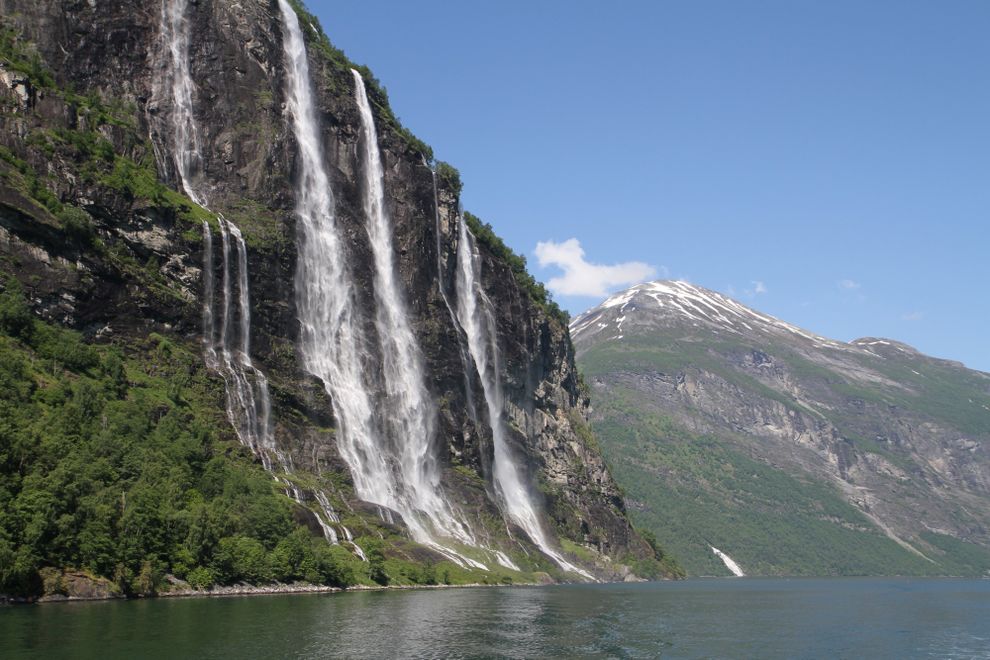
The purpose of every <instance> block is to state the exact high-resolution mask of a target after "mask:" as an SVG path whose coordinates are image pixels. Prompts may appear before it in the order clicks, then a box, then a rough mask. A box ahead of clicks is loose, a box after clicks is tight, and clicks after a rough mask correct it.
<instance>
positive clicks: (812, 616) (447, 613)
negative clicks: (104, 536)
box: [0, 578, 990, 659]
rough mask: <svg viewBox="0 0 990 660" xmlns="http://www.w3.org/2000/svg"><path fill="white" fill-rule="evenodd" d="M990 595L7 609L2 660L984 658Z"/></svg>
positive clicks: (389, 598) (834, 581)
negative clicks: (45, 659)
mask: <svg viewBox="0 0 990 660" xmlns="http://www.w3.org/2000/svg"><path fill="white" fill-rule="evenodd" d="M988 656H990V580H954V579H928V580H924V579H922V580H918V579H897V578H893V579H889V578H888V579H874V578H829V579H753V578H743V579H713V580H686V581H682V582H665V583H643V584H607V585H590V584H582V585H567V586H554V587H513V588H469V589H422V590H410V591H386V592H352V593H341V594H327V595H298V596H264V597H260V596H259V597H240V598H238V597H231V598H215V599H206V598H203V599H189V600H168V599H163V600H146V601H130V602H110V603H75V604H64V605H44V606H30V607H28V606H25V607H9V608H6V609H2V610H0V657H4V658H41V657H73V658H105V659H110V658H138V657H140V658H191V657H197V658H276V657H277V658H324V657H341V658H365V657H375V658H379V657H381V658H400V657H401V658H425V657H444V658H460V657H506V658H522V657H526V658H533V657H571V658H579V657H610V658H611V657H614V658H654V657H669V658H698V657H706V658H707V657H716V658H757V657H759V658H836V657H849V658H859V657H864V658H928V657H931V658H976V657H988Z"/></svg>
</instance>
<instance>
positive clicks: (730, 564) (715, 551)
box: [708, 545, 746, 577]
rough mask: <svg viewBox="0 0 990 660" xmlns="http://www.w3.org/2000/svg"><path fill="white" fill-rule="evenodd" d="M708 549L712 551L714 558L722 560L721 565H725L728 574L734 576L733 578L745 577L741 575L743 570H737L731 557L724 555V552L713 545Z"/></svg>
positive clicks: (743, 574)
mask: <svg viewBox="0 0 990 660" xmlns="http://www.w3.org/2000/svg"><path fill="white" fill-rule="evenodd" d="M708 547H709V548H711V549H712V553H713V554H714V555H715V556H716V557H718V558H719V559H721V560H722V563H723V564H725V567H726V568H727V569H729V572H731V573H732V575H734V576H735V577H746V574H745V573H743V570H742V569H741V568H739V564H737V563H736V562H735V560H734V559H733V558H732V557H730V556H729V555H727V554H725V553H724V552H722V551H721V550H719V549H718V548H716V547H715V546H714V545H710V546H708Z"/></svg>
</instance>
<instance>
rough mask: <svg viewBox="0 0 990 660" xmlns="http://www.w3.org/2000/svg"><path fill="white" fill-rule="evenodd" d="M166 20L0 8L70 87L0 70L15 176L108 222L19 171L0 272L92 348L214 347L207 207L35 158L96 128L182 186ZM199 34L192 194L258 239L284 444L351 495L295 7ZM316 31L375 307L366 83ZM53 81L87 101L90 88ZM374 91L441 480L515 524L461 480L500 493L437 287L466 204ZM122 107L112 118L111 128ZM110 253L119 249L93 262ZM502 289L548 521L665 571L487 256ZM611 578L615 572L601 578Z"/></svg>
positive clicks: (136, 10) (200, 28) (562, 376)
mask: <svg viewBox="0 0 990 660" xmlns="http://www.w3.org/2000/svg"><path fill="white" fill-rule="evenodd" d="M160 11H161V7H160V6H159V5H158V3H151V4H150V5H149V4H148V3H135V2H125V1H123V0H118V1H115V2H109V3H108V2H102V1H101V2H97V3H93V2H71V3H61V2H54V1H50V0H41V1H35V2H25V1H24V0H0V13H2V14H3V16H4V21H5V23H6V24H8V25H9V26H10V27H11V29H12V30H13V31H14V32H15V33H16V34H17V35H18V40H19V41H20V42H21V43H24V44H30V48H32V49H36V52H37V54H38V55H39V56H40V59H41V60H42V61H43V62H44V63H45V64H47V67H48V68H49V69H50V71H51V74H52V76H53V78H54V84H53V86H52V88H51V89H48V88H42V87H38V86H32V85H31V84H30V83H25V82H24V81H23V80H22V79H21V78H19V77H18V76H17V75H16V74H15V73H14V72H13V71H8V70H6V69H0V73H2V74H3V80H2V83H3V84H0V99H2V101H3V103H4V112H3V114H2V115H0V144H2V145H3V146H5V147H6V148H7V149H8V150H9V151H10V152H11V153H12V154H13V158H12V159H10V162H7V163H0V167H4V168H6V170H10V171H11V172H12V171H13V169H15V164H18V163H23V165H24V167H26V169H28V170H30V171H33V172H40V173H42V176H44V177H45V180H46V181H47V182H48V185H49V186H51V187H54V188H55V190H56V191H57V192H56V195H55V196H56V197H57V199H58V201H59V202H60V203H62V204H66V205H72V206H75V207H78V208H80V209H83V210H85V211H86V212H87V213H88V214H89V216H90V217H91V227H90V228H89V229H87V231H88V232H90V233H87V234H85V235H84V236H82V237H81V238H78V239H77V238H72V237H70V236H68V235H67V233H66V228H65V221H64V220H63V219H61V217H60V216H59V217H56V214H55V213H54V212H52V211H51V210H50V209H48V208H45V206H44V205H42V204H41V203H39V202H38V200H37V199H33V198H32V196H31V195H29V194H27V193H26V192H25V190H26V188H27V187H29V186H28V184H27V183H25V181H24V180H22V179H23V177H21V176H19V175H16V174H14V173H12V174H11V175H10V176H6V177H4V179H3V181H0V258H3V259H4V260H6V262H7V263H8V265H10V266H11V270H12V271H14V272H15V273H16V275H17V277H18V278H19V279H20V280H21V281H22V282H23V284H24V286H25V288H26V289H27V290H28V291H29V292H30V294H31V298H32V300H33V302H34V306H35V308H36V311H38V312H39V313H41V314H43V315H44V316H46V317H48V318H50V319H53V320H57V321H59V322H61V323H64V324H66V325H69V326H72V327H76V328H79V329H83V330H84V331H85V332H86V333H87V334H88V335H89V336H91V337H93V338H94V339H98V338H101V337H108V336H113V337H116V338H118V339H119V338H123V339H126V338H127V337H140V336H143V335H146V334H147V333H149V332H152V331H154V332H161V333H166V334H169V335H172V336H175V337H179V338H182V339H184V340H185V341H188V342H196V341H199V340H200V337H201V334H202V319H201V301H202V298H203V291H202V283H203V277H202V272H201V269H202V264H203V243H202V238H201V235H200V230H199V223H200V220H197V219H196V218H197V216H196V213H197V212H198V211H197V210H196V209H194V208H193V207H192V205H191V204H189V203H188V201H187V200H185V201H184V200H183V199H182V198H180V197H179V196H177V195H175V194H174V193H173V192H171V191H167V192H163V191H161V190H158V189H157V188H156V189H155V192H154V194H152V195H150V197H151V198H150V199H149V194H148V193H147V189H148V188H149V186H150V187H154V186H152V184H151V183H147V182H145V184H146V185H145V184H142V185H144V187H143V188H140V189H136V188H138V186H137V185H136V184H134V185H132V184H131V183H127V184H126V185H121V184H120V181H119V180H118V179H115V178H114V176H113V174H114V166H113V165H111V164H109V163H107V164H105V165H103V166H101V167H97V168H96V173H95V174H93V173H92V172H89V170H91V169H93V168H89V169H87V168H88V167H89V166H88V164H87V163H88V162H89V160H91V159H92V158H93V156H92V154H91V153H90V152H89V151H86V149H83V148H76V147H74V146H72V145H67V144H66V143H65V140H63V139H55V138H54V137H52V138H51V139H50V142H51V145H50V148H41V147H39V145H41V144H42V143H44V140H45V139H47V138H45V137H44V136H47V135H49V134H51V133H52V132H53V131H55V132H58V131H63V132H69V133H72V134H73V135H75V134H76V133H85V134H87V135H91V136H92V137H93V138H94V139H95V140H97V142H99V143H101V144H102V142H106V143H108V144H109V145H110V148H111V149H112V152H113V153H114V154H117V155H119V156H124V157H126V158H127V159H129V160H130V161H132V162H133V163H135V164H136V165H137V166H138V167H139V168H140V170H141V172H150V173H151V175H152V177H153V178H154V179H157V180H158V181H160V182H164V183H165V184H166V185H167V186H168V187H170V188H171V189H172V190H173V191H174V190H175V189H177V188H178V186H177V176H176V173H175V172H174V167H173V165H172V159H171V156H170V151H171V146H170V145H171V138H170V127H169V124H168V117H169V116H170V112H171V110H172V108H171V103H172V101H171V98H170V96H171V95H170V90H169V89H167V85H165V84H164V83H163V67H164V66H165V65H164V61H165V59H164V58H165V57H166V54H165V52H164V48H165V45H164V44H163V42H162V39H161V35H160V27H159V26H160V20H161V15H160ZM189 20H190V22H191V25H192V39H191V52H190V62H191V68H192V77H193V80H194V81H195V83H196V90H195V113H196V120H197V123H198V126H199V130H200V133H199V141H200V147H201V152H202V155H203V164H202V171H201V172H200V173H198V180H196V181H194V182H192V183H193V184H194V185H195V187H196V188H197V189H198V190H202V191H204V193H205V195H206V197H207V199H208V201H209V205H210V207H211V209H212V210H213V211H217V212H221V213H223V214H224V215H225V216H226V217H227V218H229V219H230V220H231V221H233V222H235V223H236V224H237V225H238V226H239V227H240V228H241V230H242V231H243V233H244V236H245V239H246V241H247V245H248V260H249V264H250V268H249V270H250V279H251V315H252V337H251V344H252V353H253V355H252V357H253V358H254V360H255V363H256V364H257V365H258V366H259V367H260V368H262V369H263V370H264V371H265V372H266V374H267V375H268V377H269V379H270V382H271V388H272V399H273V407H274V418H275V434H276V440H277V442H278V444H279V445H280V446H281V447H282V448H283V449H285V450H287V451H289V452H290V453H291V455H292V458H293V463H294V464H295V465H296V466H298V467H300V468H301V469H305V470H309V471H311V472H313V473H322V472H326V471H331V472H338V473H341V474H342V475H343V478H342V483H343V484H344V486H343V488H342V490H341V492H340V493H338V495H340V496H341V497H345V498H346V497H350V496H349V495H348V494H347V493H349V492H350V488H349V483H348V477H347V468H346V466H345V465H344V463H343V461H342V460H341V458H340V456H339V455H338V454H337V451H336V449H335V445H334V441H333V425H334V420H333V416H332V412H331V410H332V406H331V404H330V401H329V400H328V397H327V395H326V394H325V392H324V390H323V387H322V386H321V385H320V384H319V383H317V382H315V381H314V380H313V379H312V378H311V377H309V376H307V375H306V374H304V373H302V371H301V369H300V367H299V364H298V360H297V355H296V351H295V340H296V336H297V333H298V327H297V326H298V322H297V317H296V312H295V302H294V301H295V293H294V274H295V252H296V243H295V241H296V232H295V219H294V216H293V208H294V199H293V197H294V186H293V177H294V176H295V173H296V171H295V167H296V165H295V164H296V149H297V145H296V144H295V142H294V139H293V137H292V133H291V131H290V130H289V128H288V126H287V121H286V117H285V113H284V102H285V98H284V96H285V92H284V75H285V74H284V70H283V53H282V26H281V21H280V18H279V12H278V7H277V5H276V4H275V3H272V2H265V1H261V0H248V1H247V2H236V3H235V2H228V1H219V0H218V1H213V0H203V1H201V2H197V3H192V4H190V6H189ZM301 22H302V24H303V25H302V27H303V30H304V32H305V35H306V39H307V42H308V44H309V58H310V69H311V72H312V75H313V78H314V80H313V86H314V90H315V93H316V102H317V105H318V113H319V115H320V120H321V124H322V129H323V138H324V147H325V152H326V154H327V160H328V165H329V170H330V176H331V184H332V187H333V191H334V195H335V199H336V211H337V217H338V221H339V223H340V225H341V227H342V228H343V232H344V234H345V235H346V236H347V238H348V250H349V251H350V257H351V263H352V264H354V269H355V278H356V283H357V285H358V289H359V291H360V296H361V298H362V301H363V302H364V303H365V304H367V305H369V306H370V305H372V304H373V290H372V272H371V263H372V260H371V257H370V247H369V246H368V244H367V237H366V234H365V231H364V224H363V223H364V218H363V217H362V211H361V201H360V200H361V197H360V190H359V183H358V177H357V176H356V172H357V171H358V169H359V166H360V164H359V162H358V160H357V148H356V147H357V139H358V126H359V118H358V112H357V108H356V105H355V102H354V89H353V86H354V82H353V79H352V77H351V74H350V71H349V64H348V63H347V62H346V60H345V59H344V58H343V56H342V54H340V53H339V52H337V51H335V50H334V49H333V48H332V47H331V46H330V45H329V43H328V42H326V41H325V38H324V37H323V36H322V34H320V33H319V32H318V28H316V27H314V26H313V25H312V24H310V23H309V21H306V20H303V21H301ZM55 88H60V89H69V88H71V90H72V95H71V96H66V95H65V94H59V93H56V92H55V91H53V90H54V89H55ZM369 95H370V96H371V100H372V103H373V106H375V112H376V122H377V124H378V132H379V136H380V137H379V142H380V147H381V150H382V158H383V164H384V169H385V178H386V181H385V188H386V195H387V205H388V212H389V214H390V216H391V219H392V223H393V227H394V244H395V247H396V254H395V259H396V263H397V264H398V269H399V272H400V275H401V279H402V282H403V284H404V294H405V297H406V301H407V304H408V308H409V310H410V314H411V316H412V319H411V321H412V326H413V329H414V331H415V333H416V335H417V338H418V340H419V343H420V346H421V347H422V349H423V352H424V355H425V360H426V373H427V378H428V383H427V386H428V388H429V391H430V394H431V396H432V397H434V400H436V401H437V402H439V405H438V408H439V424H438V428H439V432H438V439H437V445H438V446H437V447H436V451H437V452H438V455H439V456H440V458H441V460H442V463H443V464H444V466H445V476H446V479H445V483H446V486H447V487H448V489H450V490H452V491H455V492H456V493H457V496H458V498H459V499H461V500H463V503H464V505H465V506H464V508H465V510H472V511H478V512H479V515H488V516H495V517H497V516H498V515H499V514H498V512H497V510H495V508H494V505H493V504H492V502H491V500H490V498H489V497H488V496H486V493H485V491H486V488H478V487H477V486H476V483H475V482H476V481H477V479H476V478H473V479H472V478H469V477H467V476H465V469H466V473H467V474H471V473H473V474H476V475H481V476H482V478H483V480H484V482H485V483H486V484H489V485H488V486H487V490H489V491H490V482H491V480H490V475H488V474H487V471H488V469H489V466H490V462H491V460H490V457H491V451H492V449H491V433H490V430H489V429H488V426H487V421H486V420H485V417H484V415H483V413H482V412H479V410H478V407H477V406H473V405H471V401H470V400H469V394H468V390H469V389H473V391H474V392H480V391H481V390H480V386H479V385H478V375H477V373H476V372H475V371H474V369H473V367H472V368H471V369H469V370H468V371H467V375H465V361H464V360H463V355H462V352H461V351H459V350H458V349H457V348H456V347H458V346H463V344H462V342H463V337H462V336H461V332H460V330H459V328H458V327H457V326H456V324H455V322H454V320H453V319H452V318H451V315H450V313H449V311H448V307H447V304H446V303H445V301H444V299H443V295H442V293H441V286H443V287H444V288H445V290H446V291H448V292H449V291H452V290H453V286H454V272H453V268H454V267H455V263H456V257H455V250H456V247H457V245H456V243H457V224H456V214H457V206H458V200H457V195H456V193H455V192H454V191H451V190H447V189H445V188H443V187H441V189H440V190H439V191H436V190H435V188H434V177H433V175H432V173H431V171H430V169H429V167H427V165H426V164H425V160H424V156H423V155H422V154H421V153H420V149H419V148H418V147H417V145H416V143H415V142H414V141H412V140H410V139H409V137H407V135H406V134H405V133H404V132H403V131H402V130H400V129H399V127H398V124H397V123H396V121H395V120H394V118H393V116H392V114H391V111H390V110H389V109H388V105H387V99H386V98H384V95H383V94H382V93H381V92H380V91H378V89H377V87H376V86H375V85H369ZM93 99H96V101H94V100H93ZM105 108H109V110H108V113H109V114H110V115H111V116H112V117H113V120H112V121H100V120H98V115H99V113H100V112H102V111H103V109H105ZM60 134H61V133H60ZM66 134H68V133H66ZM32 135H33V136H41V137H36V139H35V140H34V142H32V141H31V140H28V139H27V138H28V137H30V136H32ZM45 144H47V143H45ZM109 160H110V161H111V162H112V161H113V158H112V157H111V158H110V159H109ZM87 172H89V174H87ZM154 185H156V186H159V188H161V187H162V186H161V185H160V183H154ZM435 200H439V202H436V201H435ZM97 241H98V242H99V244H100V245H102V246H104V247H103V248H100V249H97V248H96V247H94V246H95V245H96V244H97ZM483 249H484V248H483ZM484 278H485V280H484V286H485V288H486V290H487V291H488V293H489V295H490V297H491V298H492V300H493V301H494V302H495V306H496V309H498V310H499V312H500V316H499V319H498V323H499V327H498V332H499V342H500V345H501V347H502V351H503V353H504V356H505V373H504V374H503V380H504V382H505V383H506V386H507V388H508V391H507V396H506V398H507V400H508V401H509V405H510V408H511V415H510V417H511V419H512V422H513V428H514V431H513V442H514V443H515V445H516V447H517V449H518V451H519V453H520V454H521V455H524V456H525V457H526V458H527V469H528V470H529V471H530V473H531V477H532V479H533V481H534V483H538V484H539V485H540V492H541V493H542V494H543V498H544V505H545V510H546V512H547V515H548V518H549V519H550V520H551V521H552V522H553V524H554V525H555V526H556V528H557V530H558V532H559V533H560V534H562V535H564V536H567V537H569V538H571V539H573V540H574V541H576V542H578V543H580V544H582V545H586V546H590V547H592V548H594V549H596V550H598V551H600V552H601V553H603V554H604V555H606V556H607V557H608V556H610V557H613V558H620V557H623V556H625V555H628V554H631V555H633V556H636V557H642V556H647V555H648V554H649V549H648V547H647V546H646V544H645V543H644V542H643V541H642V540H641V539H640V538H639V537H638V536H637V535H636V534H635V533H634V532H633V531H632V528H631V527H630V525H629V523H628V521H627V520H626V518H625V512H624V509H623V505H622V500H621V497H620V495H619V492H618V490H617V487H616V486H615V484H614V483H613V481H612V479H611V477H610V476H609V473H608V470H607V469H606V467H605V465H604V463H603V460H602V458H601V456H600V455H599V454H598V453H597V451H596V450H595V449H594V448H593V447H591V446H589V444H588V442H587V441H586V440H582V435H581V433H580V431H581V429H582V427H583V425H584V420H585V416H586V413H587V402H586V401H584V400H582V397H581V396H580V395H579V392H578V378H577V372H576V369H575V365H574V355H573V349H572V347H571V344H570V338H569V335H568V331H567V328H566V327H564V326H563V325H562V324H561V323H560V322H559V321H558V320H556V319H554V318H551V317H549V316H548V315H547V314H546V313H545V312H544V311H543V310H542V309H541V308H540V306H539V305H537V304H535V303H534V302H533V301H532V300H531V299H530V298H529V297H528V295H527V294H526V292H525V291H522V290H521V289H520V287H519V286H518V285H517V283H516V281H515V279H514V277H513V274H512V272H511V270H510V269H509V267H508V266H507V265H506V264H505V263H503V262H501V261H500V260H499V259H497V258H496V257H494V256H493V255H492V254H489V253H486V254H485V255H484ZM369 331H372V329H371V328H369ZM466 384H470V386H471V387H470V388H468V387H467V386H466ZM455 468H457V469H455ZM358 504H359V503H356V502H355V505H358ZM602 572H603V573H607V572H608V571H607V570H606V568H605V567H604V565H603V567H602Z"/></svg>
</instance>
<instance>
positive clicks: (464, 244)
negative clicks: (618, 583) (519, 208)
mask: <svg viewBox="0 0 990 660" xmlns="http://www.w3.org/2000/svg"><path fill="white" fill-rule="evenodd" d="M457 265H458V268H457V318H458V321H459V322H460V324H461V327H462V328H463V329H464V333H465V334H466V335H467V339H468V348H469V350H470V352H471V357H472V358H474V364H475V366H476V367H477V369H478V375H479V376H480V377H481V385H482V388H483V389H484V394H485V403H486V404H487V405H488V418H489V420H490V421H491V427H492V443H493V445H494V459H493V470H492V471H493V477H494V482H495V491H496V494H497V496H498V499H499V505H500V506H501V507H502V510H503V511H504V512H505V514H506V515H507V516H508V517H509V518H510V519H511V520H512V521H513V522H515V523H516V524H517V525H519V526H520V527H521V528H522V529H523V531H525V532H526V535H527V536H529V538H530V540H531V541H533V543H535V544H536V545H537V546H538V547H539V548H540V550H542V551H543V553H544V554H546V555H547V556H549V557H550V558H551V559H553V560H554V561H555V562H556V563H557V564H558V565H559V566H560V567H561V568H562V569H564V570H565V571H572V572H575V573H578V574H580V575H582V576H584V577H586V578H588V579H589V580H591V579H594V578H592V576H591V575H589V574H588V573H587V572H585V571H583V570H581V569H580V568H578V567H577V566H574V565H573V564H571V563H570V562H568V561H567V560H566V559H564V558H563V557H562V556H561V555H560V553H559V552H557V551H556V550H554V549H553V547H552V546H551V545H550V541H549V540H548V539H547V535H546V533H545V532H544V531H543V526H542V524H541V523H540V519H539V516H538V514H537V511H536V507H535V506H534V504H533V500H532V497H531V496H530V491H529V488H527V486H526V484H524V483H523V480H522V477H521V476H520V474H519V467H518V466H517V465H516V461H515V458H514V457H513V455H512V451H511V449H510V447H509V445H508V442H507V440H506V428H505V420H504V411H505V401H504V397H503V392H502V377H501V372H502V363H501V355H500V353H499V350H498V342H497V340H496V338H497V337H498V333H497V329H496V326H495V317H494V314H493V313H492V304H491V301H490V300H488V297H487V296H486V295H485V293H484V291H483V290H482V288H481V285H480V282H479V278H480V273H481V258H480V255H479V254H478V251H477V248H476V246H475V243H474V236H472V235H471V232H469V231H468V229H467V225H466V223H465V222H464V218H463V217H461V219H460V237H459V240H458V245H457Z"/></svg>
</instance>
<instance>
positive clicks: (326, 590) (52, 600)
mask: <svg viewBox="0 0 990 660" xmlns="http://www.w3.org/2000/svg"><path fill="white" fill-rule="evenodd" d="M554 584H557V583H554ZM536 586H548V585H545V584H541V583H539V582H519V583H516V584H484V583H481V582H474V583H470V584H395V585H375V586H372V585H366V584H358V585H354V586H350V587H332V586H328V585H321V584H311V583H308V582H294V583H292V584H279V583H276V584H269V585H250V584H238V585H231V586H225V587H216V588H214V589H210V590H209V591H203V590H198V589H176V590H173V591H165V592H161V593H156V594H154V595H153V596H133V597H127V596H117V595H108V596H87V597H83V596H62V595H53V596H41V597H39V598H35V599H27V598H14V597H4V596H0V606H3V605H8V606H15V605H51V604H60V603H96V602H110V601H135V600H157V599H173V598H174V599H186V598H230V597H235V596H279V595H299V594H333V593H347V592H353V591H390V590H396V591H401V590H413V589H473V588H478V587H484V588H509V587H536Z"/></svg>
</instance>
